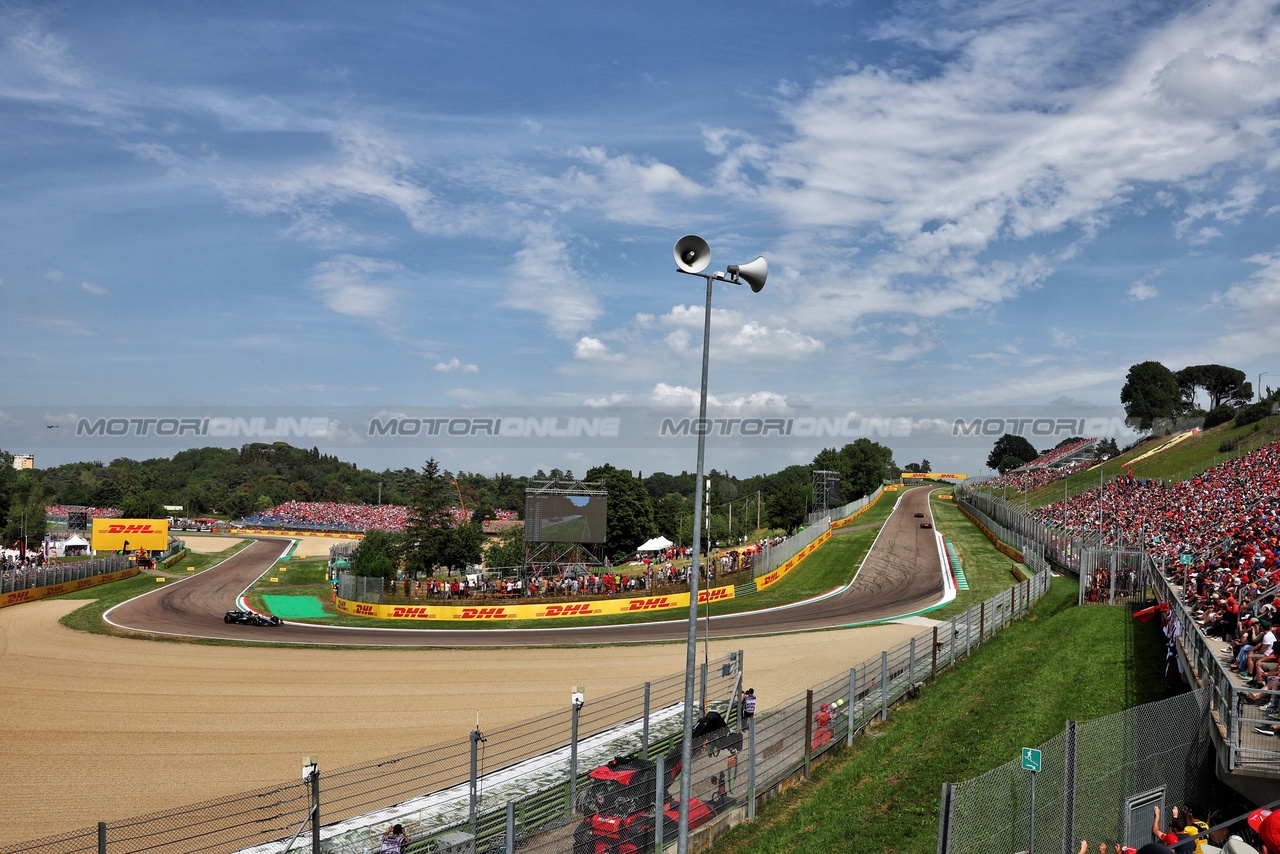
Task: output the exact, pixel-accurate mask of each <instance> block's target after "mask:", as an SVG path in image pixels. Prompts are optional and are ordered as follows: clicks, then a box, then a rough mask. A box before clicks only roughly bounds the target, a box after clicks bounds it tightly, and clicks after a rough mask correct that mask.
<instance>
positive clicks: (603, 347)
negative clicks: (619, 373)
mask: <svg viewBox="0 0 1280 854" xmlns="http://www.w3.org/2000/svg"><path fill="white" fill-rule="evenodd" d="M573 357H574V358H575V359H581V360H582V361H584V362H624V361H626V358H627V357H626V356H625V355H623V354H622V353H615V352H613V351H612V350H610V349H609V345H607V344H605V343H604V342H603V341H601V340H600V339H599V338H591V337H590V336H583V337H582V338H579V339H578V341H577V343H576V344H574V345H573Z"/></svg>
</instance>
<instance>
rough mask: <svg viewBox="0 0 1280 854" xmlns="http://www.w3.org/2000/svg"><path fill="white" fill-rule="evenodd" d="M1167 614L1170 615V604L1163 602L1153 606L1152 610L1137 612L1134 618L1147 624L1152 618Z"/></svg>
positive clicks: (1146, 609)
mask: <svg viewBox="0 0 1280 854" xmlns="http://www.w3.org/2000/svg"><path fill="white" fill-rule="evenodd" d="M1167 613H1169V603H1168V602H1161V603H1160V604H1159V605H1152V606H1151V607H1150V608H1143V609H1142V610H1141V611H1138V612H1136V613H1135V614H1134V615H1133V616H1134V618H1135V619H1137V620H1140V621H1141V622H1144V623H1147V622H1150V621H1151V618H1152V617H1154V616H1155V615H1156V614H1167Z"/></svg>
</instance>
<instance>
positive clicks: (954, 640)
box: [947, 617, 960, 666]
mask: <svg viewBox="0 0 1280 854" xmlns="http://www.w3.org/2000/svg"><path fill="white" fill-rule="evenodd" d="M949 640H950V643H948V644H947V648H948V649H949V650H950V652H949V653H948V654H947V655H948V658H950V661H948V662H947V664H948V665H949V666H950V665H954V664H955V663H956V644H957V643H958V642H959V640H960V633H959V632H958V631H956V618H955V617H952V618H951V637H950V638H949Z"/></svg>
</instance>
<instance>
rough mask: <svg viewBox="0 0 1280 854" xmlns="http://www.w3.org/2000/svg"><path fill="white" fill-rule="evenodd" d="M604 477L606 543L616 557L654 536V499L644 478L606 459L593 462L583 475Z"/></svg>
mask: <svg viewBox="0 0 1280 854" xmlns="http://www.w3.org/2000/svg"><path fill="white" fill-rule="evenodd" d="M582 479H583V480H585V481H594V480H600V481H604V485H605V489H607V490H608V491H609V501H608V505H607V506H608V508H609V517H608V519H607V520H606V522H605V547H606V550H607V551H608V553H609V555H610V557H611V558H612V559H613V560H615V561H617V560H621V559H623V558H625V557H626V556H627V555H629V554H630V553H631V552H633V551H635V548H636V546H638V545H640V544H641V543H643V542H644V541H645V540H647V539H649V538H650V537H652V536H653V534H654V531H655V530H656V527H655V525H654V521H653V501H652V500H651V499H650V498H649V491H648V490H647V489H645V488H644V482H643V481H641V480H640V479H639V478H637V477H635V476H634V475H632V474H631V472H630V471H626V470H624V469H618V468H614V467H613V466H611V465H609V464H608V463H606V464H605V465H602V466H596V467H594V468H592V469H591V470H590V471H588V472H587V473H586V475H584V476H583V478H582Z"/></svg>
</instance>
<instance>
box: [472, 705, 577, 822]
mask: <svg viewBox="0 0 1280 854" xmlns="http://www.w3.org/2000/svg"><path fill="white" fill-rule="evenodd" d="M574 694H575V695H576V694H577V689H575V690H574ZM570 704H571V705H572V707H573V712H572V715H571V716H570V718H569V721H570V723H569V813H570V814H572V813H573V811H574V810H575V809H577V808H578V713H579V712H580V711H581V709H582V705H581V704H580V703H579V702H578V698H577V696H575V697H574V698H573V700H572V701H571V703H570ZM472 755H473V756H474V755H475V754H474V753H473V754H472ZM472 821H475V819H474V818H473V819H472ZM471 835H472V836H475V830H472V831H471Z"/></svg>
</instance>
